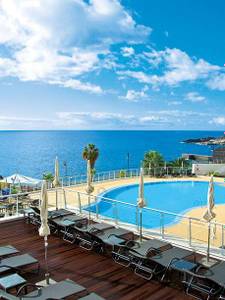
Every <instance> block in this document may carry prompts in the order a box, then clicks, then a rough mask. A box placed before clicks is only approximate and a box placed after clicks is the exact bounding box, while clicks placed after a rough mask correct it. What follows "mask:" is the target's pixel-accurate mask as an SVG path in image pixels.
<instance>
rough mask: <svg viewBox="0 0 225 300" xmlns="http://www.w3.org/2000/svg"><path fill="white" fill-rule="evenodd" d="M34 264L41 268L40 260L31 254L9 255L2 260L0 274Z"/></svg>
mask: <svg viewBox="0 0 225 300" xmlns="http://www.w3.org/2000/svg"><path fill="white" fill-rule="evenodd" d="M34 264H37V265H38V270H39V262H38V260H37V259H36V258H34V257H33V256H31V255H29V254H22V255H16V256H12V257H8V258H5V259H2V260H1V261H0V274H2V273H3V272H6V271H9V270H10V269H14V270H15V269H16V270H18V269H21V268H23V267H28V266H30V265H34Z"/></svg>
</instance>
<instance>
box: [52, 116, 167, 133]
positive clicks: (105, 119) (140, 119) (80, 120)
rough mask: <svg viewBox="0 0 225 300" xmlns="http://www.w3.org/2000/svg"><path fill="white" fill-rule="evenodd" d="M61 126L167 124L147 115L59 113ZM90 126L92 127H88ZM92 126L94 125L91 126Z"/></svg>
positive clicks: (117, 126)
mask: <svg viewBox="0 0 225 300" xmlns="http://www.w3.org/2000/svg"><path fill="white" fill-rule="evenodd" d="M57 116H58V118H59V121H60V123H61V124H64V126H66V127H67V128H74V126H78V127H79V126H82V128H90V126H92V127H93V126H94V127H95V128H102V125H103V124H104V128H107V129H109V128H123V129H126V128H127V126H129V128H148V126H152V125H161V124H165V123H167V119H166V118H164V117H163V116H155V115H152V114H147V115H143V116H135V115H133V114H124V113H109V112H59V113H58V114H57ZM90 124H92V125H90ZM93 124H94V125H93Z"/></svg>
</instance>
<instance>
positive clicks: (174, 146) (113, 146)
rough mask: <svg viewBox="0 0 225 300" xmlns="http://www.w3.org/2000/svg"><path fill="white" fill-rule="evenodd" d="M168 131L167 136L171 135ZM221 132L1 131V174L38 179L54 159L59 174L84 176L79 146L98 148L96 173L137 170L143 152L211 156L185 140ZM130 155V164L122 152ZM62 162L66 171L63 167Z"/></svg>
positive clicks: (204, 148) (207, 150) (50, 168)
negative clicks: (56, 159) (65, 165)
mask: <svg viewBox="0 0 225 300" xmlns="http://www.w3.org/2000/svg"><path fill="white" fill-rule="evenodd" d="M170 133H171V134H170ZM221 134H223V132H222V131H212V130H209V131H202V130H198V131H197V130H10V131H0V142H1V145H2V146H1V156H0V175H2V176H10V175H12V174H14V173H20V174H22V175H26V176H31V177H35V178H41V177H42V175H43V173H46V172H51V173H54V160H55V157H56V156H58V157H59V162H60V175H61V176H66V175H68V176H75V175H80V174H85V172H86V162H85V161H84V160H83V158H82V151H83V148H84V147H85V146H86V145H87V144H89V143H93V144H95V146H96V147H97V148H98V149H99V159H98V160H97V162H96V172H103V171H109V170H120V169H127V168H128V165H129V168H139V167H140V161H141V160H143V157H144V154H145V153H146V152H148V151H150V150H155V151H158V152H160V153H161V154H162V155H163V157H164V158H165V160H167V161H170V160H174V159H176V158H178V157H180V156H181V155H182V154H183V153H194V154H202V155H210V153H211V148H210V147H209V146H201V145H195V144H186V143H182V141H184V140H186V139H190V138H200V137H207V136H220V135H221ZM128 153H129V162H128V159H127V154H128ZM64 162H66V164H67V168H66V170H65V168H64V166H63V164H64Z"/></svg>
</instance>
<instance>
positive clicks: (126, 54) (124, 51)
mask: <svg viewBox="0 0 225 300" xmlns="http://www.w3.org/2000/svg"><path fill="white" fill-rule="evenodd" d="M121 53H122V55H123V56H124V57H129V56H132V55H134V53H135V50H134V48H132V47H122V48H121Z"/></svg>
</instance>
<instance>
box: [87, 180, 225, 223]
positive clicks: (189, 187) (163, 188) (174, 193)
mask: <svg viewBox="0 0 225 300" xmlns="http://www.w3.org/2000/svg"><path fill="white" fill-rule="evenodd" d="M207 191H208V183H207V182H194V181H186V182H181V181H180V182H179V181H178V182H158V183H145V199H146V202H147V207H149V208H152V209H157V210H163V211H168V212H173V213H176V214H183V213H184V212H186V211H187V210H189V209H191V208H194V207H199V206H205V205H206V202H207ZM102 196H104V197H106V198H111V199H115V200H118V201H122V202H125V203H130V204H136V202H137V196H138V185H127V186H123V187H119V188H115V189H112V190H109V191H106V192H105V193H103V194H102ZM215 203H216V204H221V203H225V186H224V185H223V184H215ZM117 206H118V207H117V208H116V209H117V211H118V217H119V219H120V220H121V221H124V222H128V223H132V224H135V223H136V209H135V208H134V207H130V206H128V205H126V204H123V203H118V204H117ZM98 210H99V213H100V214H101V215H104V216H108V217H112V216H113V215H114V213H115V207H113V206H112V204H111V203H109V202H107V201H100V202H99V203H98ZM91 211H94V212H96V207H95V206H92V207H91ZM176 221H179V219H178V218H176V217H175V216H172V215H166V214H165V215H164V224H165V225H168V224H170V223H173V222H176ZM143 225H144V226H145V227H146V228H155V227H159V226H160V217H159V213H156V212H150V213H149V210H145V209H144V210H143Z"/></svg>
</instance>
